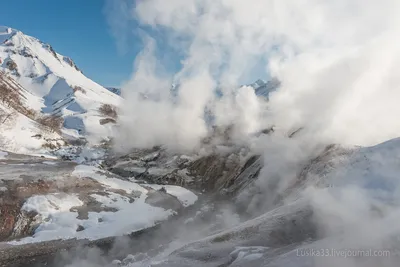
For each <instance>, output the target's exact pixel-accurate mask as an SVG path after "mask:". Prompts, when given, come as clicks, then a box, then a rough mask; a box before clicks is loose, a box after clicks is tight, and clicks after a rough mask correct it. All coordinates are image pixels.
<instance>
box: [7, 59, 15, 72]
mask: <svg viewBox="0 0 400 267" xmlns="http://www.w3.org/2000/svg"><path fill="white" fill-rule="evenodd" d="M6 66H7V68H8V69H9V70H11V71H14V70H15V71H16V70H17V63H15V62H14V61H13V60H11V59H10V60H8V61H7V63H6Z"/></svg>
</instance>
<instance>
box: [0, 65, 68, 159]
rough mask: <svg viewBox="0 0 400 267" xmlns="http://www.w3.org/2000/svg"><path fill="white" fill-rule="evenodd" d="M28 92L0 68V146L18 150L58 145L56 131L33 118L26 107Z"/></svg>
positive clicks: (58, 137) (59, 138) (60, 139)
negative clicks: (0, 70) (50, 129)
mask: <svg viewBox="0 0 400 267" xmlns="http://www.w3.org/2000/svg"><path fill="white" fill-rule="evenodd" d="M30 98H32V95H31V94H30V93H29V92H27V91H26V90H25V89H24V88H23V87H22V86H20V85H19V84H18V83H17V82H16V81H15V80H13V79H12V78H11V77H9V76H8V75H5V74H4V73H2V72H0V148H2V149H5V150H8V151H12V152H19V153H32V152H33V151H34V152H39V151H41V150H44V149H43V147H44V146H45V145H50V144H51V145H52V146H60V145H62V144H63V143H64V142H63V141H62V138H61V136H60V135H58V134H57V133H55V132H53V131H49V130H48V129H46V128H45V127H44V126H43V125H40V124H39V123H38V122H36V121H34V120H33V119H34V114H33V112H32V110H31V109H30V107H29V100H30Z"/></svg>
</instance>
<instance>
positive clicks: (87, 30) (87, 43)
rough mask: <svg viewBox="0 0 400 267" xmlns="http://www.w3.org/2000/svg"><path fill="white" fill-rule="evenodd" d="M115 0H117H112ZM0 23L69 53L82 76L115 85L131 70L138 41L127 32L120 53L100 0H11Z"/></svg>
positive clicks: (2, 14) (105, 84)
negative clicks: (128, 36) (127, 38)
mask: <svg viewBox="0 0 400 267" xmlns="http://www.w3.org/2000/svg"><path fill="white" fill-rule="evenodd" d="M116 1H119V0H116ZM0 25H5V26H9V27H12V28H15V29H18V30H20V31H22V32H24V33H26V34H28V35H31V36H34V37H36V38H38V39H40V40H41V41H43V42H46V43H49V44H51V45H52V46H53V47H54V49H55V50H56V51H57V52H58V53H60V54H63V55H65V56H69V57H71V58H72V59H73V60H74V61H75V63H76V64H77V65H78V67H79V68H81V69H82V70H83V72H84V74H85V75H86V76H88V77H89V78H91V79H93V80H94V81H96V82H98V83H100V84H102V85H104V86H118V85H119V84H120V83H121V82H122V81H124V80H127V79H128V78H129V76H130V74H131V72H132V66H133V60H134V58H135V56H136V54H137V53H138V51H139V50H140V46H141V42H140V40H139V39H135V36H134V35H133V34H132V35H131V36H130V39H129V42H128V45H127V48H128V49H127V50H126V51H125V52H124V53H121V51H120V50H118V49H117V45H116V42H115V39H114V38H113V37H112V35H111V33H110V30H109V27H108V24H107V20H106V16H105V15H104V1H103V0H68V1H54V0H34V1H33V0H12V1H7V4H6V6H5V5H4V4H3V5H2V12H1V16H0Z"/></svg>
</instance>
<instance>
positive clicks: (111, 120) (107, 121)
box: [99, 118, 117, 125]
mask: <svg viewBox="0 0 400 267" xmlns="http://www.w3.org/2000/svg"><path fill="white" fill-rule="evenodd" d="M99 122H100V124H101V125H104V124H107V123H114V124H115V123H117V121H116V120H115V119H112V118H105V119H100V121H99Z"/></svg>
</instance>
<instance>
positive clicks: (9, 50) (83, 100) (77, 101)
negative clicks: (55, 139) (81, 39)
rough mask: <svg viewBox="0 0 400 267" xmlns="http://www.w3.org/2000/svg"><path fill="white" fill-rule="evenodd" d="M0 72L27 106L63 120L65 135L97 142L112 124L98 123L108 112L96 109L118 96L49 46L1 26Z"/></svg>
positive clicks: (116, 100) (112, 104)
mask: <svg viewBox="0 0 400 267" xmlns="http://www.w3.org/2000/svg"><path fill="white" fill-rule="evenodd" d="M0 71H2V72H3V73H4V74H6V75H8V76H9V77H10V78H11V79H13V80H15V82H16V83H18V84H19V85H20V86H21V87H22V88H23V91H24V93H23V95H24V101H25V103H26V105H27V107H29V108H30V109H32V110H33V111H34V112H36V113H37V114H46V115H50V116H60V117H62V118H63V119H64V123H63V130H62V133H63V134H64V136H73V137H79V136H84V137H86V138H88V140H93V141H97V140H100V139H102V138H104V137H105V136H107V135H109V134H110V131H111V130H112V125H111V124H112V123H104V120H103V123H101V120H102V119H104V117H107V114H104V112H103V113H102V112H100V111H99V110H101V109H100V107H102V106H104V105H107V106H108V107H112V108H114V107H116V106H118V105H119V103H120V97H119V96H118V95H116V94H114V93H112V92H110V91H109V90H107V89H106V88H104V87H103V86H101V85H99V84H97V83H96V82H94V81H92V80H91V79H89V78H87V77H86V76H85V75H84V74H83V73H82V71H81V70H80V69H79V68H78V67H77V66H76V64H75V63H74V61H73V60H72V59H71V58H69V57H67V56H63V55H61V54H59V53H57V52H56V51H55V50H54V49H53V48H52V46H51V45H49V44H46V43H44V42H42V41H40V40H38V39H36V38H34V37H31V36H28V35H25V34H24V33H22V32H21V31H18V30H15V29H12V28H9V27H4V26H0ZM114 117H115V116H114ZM114 119H115V118H114Z"/></svg>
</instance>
